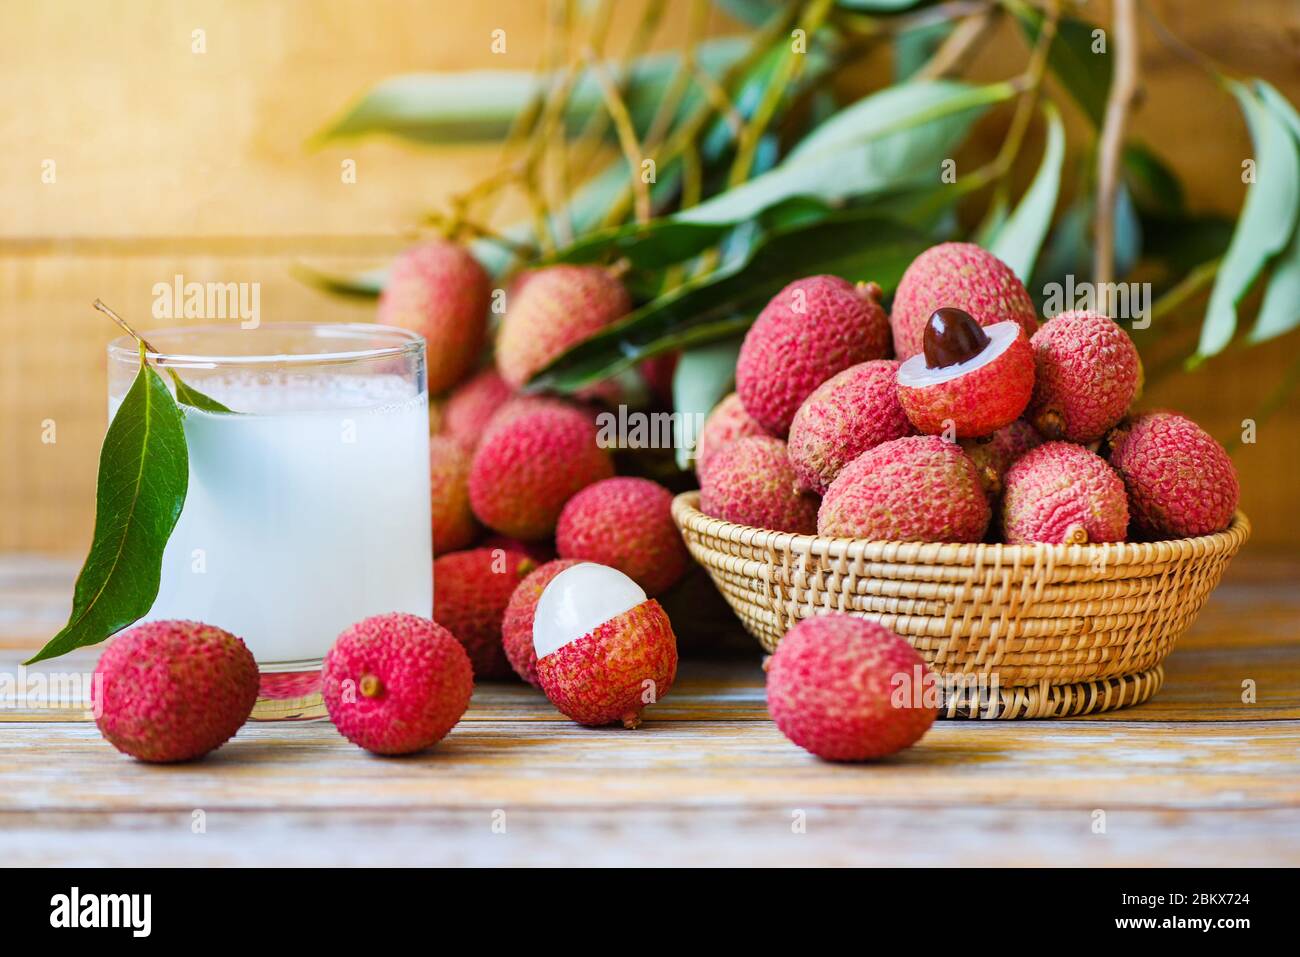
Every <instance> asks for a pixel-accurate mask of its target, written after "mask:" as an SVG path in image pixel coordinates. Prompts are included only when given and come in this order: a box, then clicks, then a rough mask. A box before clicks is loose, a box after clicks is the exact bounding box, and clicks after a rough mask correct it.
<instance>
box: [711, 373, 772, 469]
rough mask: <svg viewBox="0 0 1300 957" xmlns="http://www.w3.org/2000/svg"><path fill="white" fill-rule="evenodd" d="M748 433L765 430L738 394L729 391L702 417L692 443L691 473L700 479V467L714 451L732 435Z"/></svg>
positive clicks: (758, 433)
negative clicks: (698, 432) (692, 459)
mask: <svg viewBox="0 0 1300 957" xmlns="http://www.w3.org/2000/svg"><path fill="white" fill-rule="evenodd" d="M750 435H767V430H766V429H764V428H763V427H762V426H761V425H759V424H758V422H756V421H755V420H754V419H753V418H752V417H751V416H750V414H749V413H748V412H746V411H745V406H744V405H743V404H742V403H741V401H740V396H738V395H736V393H734V392H732V393H731V394H730V395H728V396H726V397H725V398H724V399H723V400H722V401H721V402H719V403H718V404H717V405H715V406H714V407H713V411H712V412H710V413H709V415H708V417H707V418H706V419H705V420H704V427H703V428H702V429H700V437H699V439H698V440H697V441H696V443H695V475H696V476H697V477H698V478H700V479H701V480H703V477H704V470H705V469H706V468H707V467H708V464H709V462H710V461H711V460H712V459H713V457H714V456H715V455H717V454H718V452H720V451H721V450H722V449H724V448H726V447H727V446H728V445H730V444H731V443H732V442H734V441H736V439H743V438H745V437H747V436H750Z"/></svg>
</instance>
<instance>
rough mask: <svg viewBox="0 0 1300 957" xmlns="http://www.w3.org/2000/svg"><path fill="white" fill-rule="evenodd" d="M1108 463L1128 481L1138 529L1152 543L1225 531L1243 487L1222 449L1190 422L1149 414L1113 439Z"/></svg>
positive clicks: (1121, 429) (1167, 414)
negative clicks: (1158, 540) (1163, 539)
mask: <svg viewBox="0 0 1300 957" xmlns="http://www.w3.org/2000/svg"><path fill="white" fill-rule="evenodd" d="M1110 444H1111V452H1110V464H1111V465H1112V466H1113V467H1114V469H1115V471H1116V472H1118V473H1119V476H1120V478H1122V479H1123V480H1124V486H1125V488H1126V489H1127V490H1128V500H1129V511H1130V512H1131V514H1132V517H1133V526H1134V528H1135V529H1136V530H1137V531H1138V532H1139V533H1140V534H1142V535H1144V536H1147V537H1150V538H1182V537H1185V536H1191V535H1209V534H1211V533H1213V532H1221V531H1223V530H1224V529H1225V528H1227V527H1228V525H1230V524H1231V523H1232V516H1233V514H1234V513H1235V512H1236V510H1237V499H1238V497H1239V496H1240V494H1241V488H1240V486H1239V485H1238V482H1237V470H1236V468H1235V467H1234V466H1233V464H1232V459H1230V458H1229V457H1228V453H1227V451H1225V450H1224V448H1223V446H1222V445H1220V444H1219V443H1218V442H1216V441H1215V440H1214V437H1213V436H1211V435H1210V434H1209V433H1208V432H1206V431H1205V430H1204V429H1202V428H1201V427H1200V426H1199V425H1197V424H1196V423H1195V422H1193V421H1192V420H1191V419H1188V418H1185V417H1184V416H1181V415H1178V414H1177V413H1174V412H1145V413H1143V414H1142V415H1138V416H1135V417H1134V418H1133V419H1132V420H1131V421H1129V422H1127V423H1124V424H1122V425H1121V426H1120V427H1119V428H1118V429H1116V430H1115V433H1114V434H1113V435H1112V437H1111V439H1110Z"/></svg>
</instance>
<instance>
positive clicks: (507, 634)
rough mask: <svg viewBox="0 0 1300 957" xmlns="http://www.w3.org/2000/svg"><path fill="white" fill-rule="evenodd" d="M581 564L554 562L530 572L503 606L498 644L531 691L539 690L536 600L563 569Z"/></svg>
mask: <svg viewBox="0 0 1300 957" xmlns="http://www.w3.org/2000/svg"><path fill="white" fill-rule="evenodd" d="M580 564H581V562H579V561H576V560H571V559H566V558H557V559H556V560H555V561H552V562H547V563H546V564H545V565H542V566H540V567H538V568H535V569H533V570H532V571H531V572H529V573H528V577H527V578H525V579H524V580H523V581H521V582H520V583H519V586H518V587H517V588H516V589H515V590H514V594H512V595H511V596H510V603H509V604H508V605H506V613H505V617H504V618H503V619H502V621H501V644H502V646H503V647H504V648H505V651H506V658H508V659H509V661H510V667H512V668H514V669H515V674H517V675H518V676H519V677H521V678H523V679H524V680H525V681H527V682H528V683H529V684H530V685H532V686H533V687H534V688H540V687H541V686H542V685H541V682H539V681H538V680H537V652H536V651H535V650H534V648H533V616H534V615H535V614H536V613H537V600H538V599H539V598H541V597H542V592H543V591H545V589H546V586H547V585H549V584H550V583H551V579H552V578H554V577H555V576H556V575H558V574H560V572H562V571H564V570H565V569H566V568H572V567H573V566H574V565H580Z"/></svg>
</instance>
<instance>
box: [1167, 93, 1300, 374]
mask: <svg viewBox="0 0 1300 957" xmlns="http://www.w3.org/2000/svg"><path fill="white" fill-rule="evenodd" d="M1228 87H1229V89H1230V90H1231V91H1232V93H1233V95H1234V96H1236V98H1237V101H1238V102H1239V103H1240V104H1241V109H1242V112H1244V113H1245V115H1246V123H1247V125H1248V126H1249V127H1250V136H1251V141H1252V142H1253V143H1254V145H1255V182H1254V183H1253V184H1252V185H1251V186H1250V187H1249V188H1248V189H1247V190H1246V202H1245V204H1244V205H1243V206H1242V210H1241V217H1240V218H1239V219H1238V220H1237V228H1236V230H1234V232H1233V234H1232V242H1231V243H1230V244H1229V246H1228V251H1227V253H1226V254H1225V255H1224V257H1223V263H1222V265H1221V266H1220V267H1219V275H1218V276H1217V277H1216V279H1215V281H1214V288H1213V290H1211V292H1210V302H1209V305H1208V306H1207V307H1206V313H1205V323H1204V324H1203V325H1202V326H1201V340H1200V343H1199V345H1198V346H1197V350H1196V355H1195V356H1193V357H1192V359H1191V360H1190V364H1191V365H1197V364H1199V363H1200V362H1202V361H1204V360H1205V359H1206V358H1208V357H1209V356H1212V355H1216V354H1217V353H1219V352H1221V351H1223V349H1224V348H1225V347H1226V346H1227V345H1228V343H1229V342H1230V341H1231V340H1232V335H1233V333H1234V332H1235V331H1236V328H1237V304H1238V303H1239V302H1240V301H1241V299H1242V297H1243V296H1245V295H1246V293H1247V292H1248V291H1249V290H1250V287H1251V285H1253V284H1254V282H1255V279H1256V278H1257V277H1258V276H1259V274H1260V271H1261V270H1262V269H1263V268H1264V265H1265V264H1266V263H1267V262H1268V260H1269V259H1270V258H1271V257H1272V256H1273V255H1274V254H1275V253H1277V252H1278V251H1279V250H1281V249H1282V247H1283V246H1285V245H1286V243H1287V241H1288V240H1289V239H1290V238H1291V233H1292V231H1293V230H1294V228H1295V224H1296V210H1297V206H1298V205H1300V150H1298V149H1297V145H1296V139H1295V137H1294V136H1292V134H1291V130H1290V129H1289V128H1288V126H1287V124H1286V122H1285V121H1283V120H1282V119H1281V118H1279V117H1278V116H1277V114H1276V113H1275V112H1274V111H1273V110H1271V109H1269V108H1268V107H1266V106H1265V105H1264V103H1263V102H1262V101H1261V100H1260V99H1259V97H1257V96H1256V95H1255V93H1254V92H1253V91H1252V90H1251V89H1250V88H1249V87H1248V86H1245V85H1244V84H1241V83H1238V82H1236V81H1229V82H1228Z"/></svg>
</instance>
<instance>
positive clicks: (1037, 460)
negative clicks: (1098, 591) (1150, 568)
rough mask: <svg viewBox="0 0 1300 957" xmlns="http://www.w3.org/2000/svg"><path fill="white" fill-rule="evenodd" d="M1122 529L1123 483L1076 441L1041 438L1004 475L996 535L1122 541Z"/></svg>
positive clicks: (1011, 541) (1020, 539) (1010, 539)
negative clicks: (1000, 533) (1041, 441)
mask: <svg viewBox="0 0 1300 957" xmlns="http://www.w3.org/2000/svg"><path fill="white" fill-rule="evenodd" d="M1127 531H1128V499H1127V497H1126V496H1125V494H1124V483H1123V482H1121V481H1120V478H1119V476H1118V475H1116V474H1115V471H1114V469H1112V468H1111V467H1110V466H1109V465H1107V464H1106V462H1105V460H1103V459H1102V457H1101V456H1099V455H1097V454H1096V453H1095V452H1090V451H1088V450H1087V449H1085V448H1084V447H1083V446H1082V445H1074V444H1073V443H1071V442H1046V443H1044V444H1043V445H1040V446H1038V448H1036V449H1033V450H1031V451H1029V452H1026V453H1025V454H1024V455H1023V456H1021V458H1020V460H1019V461H1018V462H1016V464H1015V465H1013V466H1011V468H1010V470H1008V471H1007V473H1006V476H1005V477H1004V490H1003V494H1002V537H1003V539H1004V540H1005V541H1006V542H1007V544H1008V545H1019V544H1022V543H1025V542H1046V543H1049V544H1053V545H1061V544H1065V545H1083V544H1087V543H1088V542H1122V541H1123V540H1124V535H1125V533H1126V532H1127Z"/></svg>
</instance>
